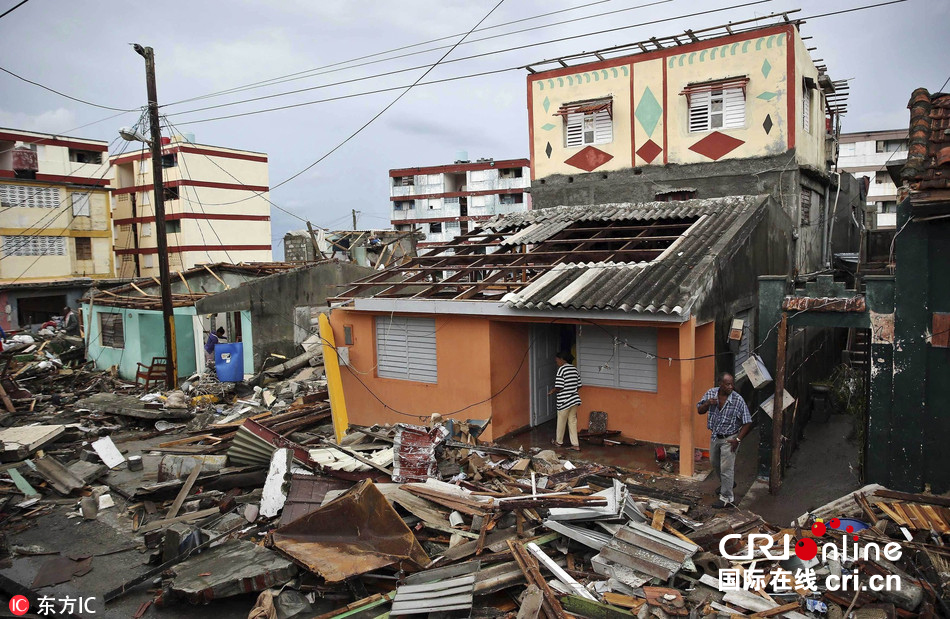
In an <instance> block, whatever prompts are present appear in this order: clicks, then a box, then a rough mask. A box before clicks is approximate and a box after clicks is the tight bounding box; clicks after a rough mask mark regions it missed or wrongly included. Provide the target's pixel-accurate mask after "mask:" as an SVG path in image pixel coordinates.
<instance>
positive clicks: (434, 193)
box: [389, 157, 531, 247]
mask: <svg viewBox="0 0 950 619" xmlns="http://www.w3.org/2000/svg"><path fill="white" fill-rule="evenodd" d="M529 166H530V162H529V161H528V160H527V159H505V160H499V161H495V160H494V159H479V160H478V161H475V162H471V161H466V160H464V157H463V158H462V159H460V160H459V161H456V162H455V163H453V164H449V165H441V166H429V167H418V168H400V169H395V170H390V171H389V182H390V192H389V199H390V204H391V211H390V212H391V217H390V219H391V220H392V224H393V227H394V228H395V229H397V230H402V231H407V230H411V229H413V228H415V229H416V230H418V231H419V232H421V233H423V234H424V235H425V239H424V240H422V241H420V242H419V244H418V245H419V247H425V246H427V245H432V244H434V243H442V242H445V241H449V240H451V239H453V238H455V237H456V236H458V235H459V234H462V233H464V232H468V231H469V230H471V229H473V228H475V227H476V225H477V223H476V222H479V221H484V220H486V219H489V218H491V217H493V216H495V215H499V214H506V213H514V212H518V211H526V210H529V209H530V208H531V198H530V195H529V194H528V188H529V187H530V186H531V181H530V167H529Z"/></svg>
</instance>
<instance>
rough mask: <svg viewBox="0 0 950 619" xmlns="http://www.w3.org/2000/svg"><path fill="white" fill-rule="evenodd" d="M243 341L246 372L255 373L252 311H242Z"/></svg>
mask: <svg viewBox="0 0 950 619" xmlns="http://www.w3.org/2000/svg"><path fill="white" fill-rule="evenodd" d="M241 343H242V344H244V373H245V374H253V373H254V330H253V329H252V328H251V312H250V311H248V310H244V311H242V312H241Z"/></svg>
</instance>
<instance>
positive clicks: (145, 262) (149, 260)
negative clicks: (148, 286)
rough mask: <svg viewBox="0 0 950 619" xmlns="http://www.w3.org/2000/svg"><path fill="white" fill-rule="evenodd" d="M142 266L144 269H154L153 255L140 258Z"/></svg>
mask: <svg viewBox="0 0 950 619" xmlns="http://www.w3.org/2000/svg"><path fill="white" fill-rule="evenodd" d="M142 266H143V267H145V268H146V269H152V268H154V267H155V254H145V255H144V256H142Z"/></svg>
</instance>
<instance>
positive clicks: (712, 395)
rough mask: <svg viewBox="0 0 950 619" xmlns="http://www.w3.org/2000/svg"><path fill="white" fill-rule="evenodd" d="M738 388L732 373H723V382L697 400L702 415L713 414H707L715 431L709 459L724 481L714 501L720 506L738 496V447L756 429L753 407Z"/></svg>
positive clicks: (707, 423) (717, 506) (710, 427)
mask: <svg viewBox="0 0 950 619" xmlns="http://www.w3.org/2000/svg"><path fill="white" fill-rule="evenodd" d="M734 389H735V379H733V377H732V374H728V373H723V374H722V375H721V376H720V377H719V386H718V387H713V388H712V389H710V390H709V391H707V392H706V394H705V395H704V396H703V399H702V400H700V401H699V403H697V404H696V410H697V412H699V414H700V415H706V414H707V413H708V414H709V417H707V418H706V427H707V428H709V431H710V432H711V433H712V436H710V438H709V460H710V461H711V462H712V465H713V468H714V469H715V471H716V475H718V476H719V481H720V486H719V500H718V501H716V502H715V503H713V504H712V506H713V507H716V508H723V507H726V506H728V505H731V504H732V502H733V500H735V497H734V496H733V494H732V490H733V488H735V468H736V451H737V450H738V449H739V443H741V442H742V439H744V438H745V436H746V434H748V433H749V430H751V429H752V415H750V414H749V407H748V406H746V403H745V400H743V399H742V396H740V395H739V394H738V393H736V392H735V391H734Z"/></svg>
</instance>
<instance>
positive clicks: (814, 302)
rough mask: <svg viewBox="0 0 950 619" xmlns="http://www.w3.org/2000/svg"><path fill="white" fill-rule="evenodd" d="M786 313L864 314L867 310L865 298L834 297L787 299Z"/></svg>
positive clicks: (783, 306) (785, 304)
mask: <svg viewBox="0 0 950 619" xmlns="http://www.w3.org/2000/svg"><path fill="white" fill-rule="evenodd" d="M782 309H783V310H784V311H793V312H801V311H805V310H808V311H811V312H863V311H865V310H867V305H866V304H865V302H864V297H863V296H857V297H848V298H832V297H785V300H784V301H783V302H782Z"/></svg>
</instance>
